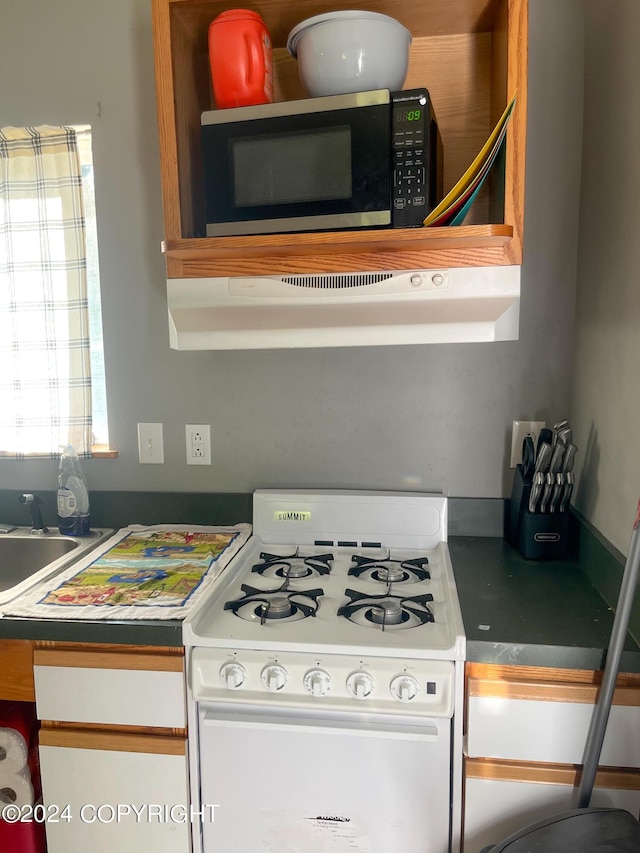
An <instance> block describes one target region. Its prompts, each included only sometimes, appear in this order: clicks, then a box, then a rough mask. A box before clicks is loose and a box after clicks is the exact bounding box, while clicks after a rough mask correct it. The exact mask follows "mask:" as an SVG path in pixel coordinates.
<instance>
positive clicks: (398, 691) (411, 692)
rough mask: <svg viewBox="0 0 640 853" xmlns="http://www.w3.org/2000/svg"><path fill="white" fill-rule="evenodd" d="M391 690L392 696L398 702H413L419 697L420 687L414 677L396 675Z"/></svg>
mask: <svg viewBox="0 0 640 853" xmlns="http://www.w3.org/2000/svg"><path fill="white" fill-rule="evenodd" d="M390 689H391V695H392V696H393V698H394V699H396V700H397V701H398V702H411V700H412V699H415V698H416V696H417V695H418V692H419V690H420V687H419V685H418V681H417V679H415V678H414V677H413V676H412V675H396V677H395V678H394V679H393V681H392V682H391V688H390Z"/></svg>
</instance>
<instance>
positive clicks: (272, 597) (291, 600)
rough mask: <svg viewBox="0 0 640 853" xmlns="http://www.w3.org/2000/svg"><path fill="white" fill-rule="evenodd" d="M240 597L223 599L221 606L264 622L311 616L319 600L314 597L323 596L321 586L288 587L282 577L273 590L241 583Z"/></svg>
mask: <svg viewBox="0 0 640 853" xmlns="http://www.w3.org/2000/svg"><path fill="white" fill-rule="evenodd" d="M240 589H241V591H242V592H243V593H244V595H243V596H242V598H236V599H233V600H231V601H227V602H225V605H224V609H225V610H231V612H232V613H234V614H235V615H236V616H239V617H240V618H241V619H245V620H246V621H255V620H260V624H261V625H264V624H265V623H267V622H281V623H287V622H297V621H299V620H300V619H306V618H307V617H309V616H315V615H316V611H317V610H318V607H319V606H320V603H319V602H318V598H319V597H320V596H321V595H324V590H322V589H309V590H304V591H300V590H291V589H289V581H288V580H286V581H285V582H284V583H283V584H282V586H280V587H278V588H277V589H267V590H265V589H257V588H256V587H253V586H249V585H248V584H242V586H241V587H240Z"/></svg>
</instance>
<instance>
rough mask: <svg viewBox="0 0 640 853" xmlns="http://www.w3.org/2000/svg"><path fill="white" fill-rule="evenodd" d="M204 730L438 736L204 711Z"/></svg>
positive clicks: (412, 729)
mask: <svg viewBox="0 0 640 853" xmlns="http://www.w3.org/2000/svg"><path fill="white" fill-rule="evenodd" d="M202 721H203V723H204V725H205V726H211V727H213V726H215V727H219V728H235V729H253V730H258V731H259V730H262V731H296V732H301V731H309V732H314V733H320V732H325V733H326V734H331V735H348V736H349V737H354V736H355V737H380V738H385V739H389V738H396V739H398V740H420V741H430V742H432V743H435V742H437V741H438V740H439V738H440V737H441V736H444V735H441V734H440V733H439V731H438V728H437V727H436V726H435V725H430V724H426V725H423V724H419V725H416V724H413V725H412V724H408V723H406V722H399V723H388V722H384V723H378V722H375V723H371V722H367V723H364V722H361V721H359V720H346V719H344V717H341V718H339V719H330V718H325V717H315V716H308V715H304V716H301V717H299V718H296V717H294V716H286V717H285V716H279V715H277V714H271V713H270V714H269V716H268V719H265V716H264V715H257V714H242V713H234V714H225V713H224V712H218V711H216V712H215V713H213V712H210V711H205V712H204V714H203V715H202ZM447 722H449V721H448V720H447Z"/></svg>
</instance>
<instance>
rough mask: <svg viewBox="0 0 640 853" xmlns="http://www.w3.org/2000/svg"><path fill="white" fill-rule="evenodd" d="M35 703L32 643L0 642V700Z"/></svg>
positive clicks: (21, 641)
mask: <svg viewBox="0 0 640 853" xmlns="http://www.w3.org/2000/svg"><path fill="white" fill-rule="evenodd" d="M2 699H7V700H9V701H15V702H35V700H36V692H35V687H34V683H33V642H32V641H31V640H0V700H2Z"/></svg>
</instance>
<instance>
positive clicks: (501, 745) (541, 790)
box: [463, 663, 640, 853]
mask: <svg viewBox="0 0 640 853" xmlns="http://www.w3.org/2000/svg"><path fill="white" fill-rule="evenodd" d="M466 674H467V689H466V736H465V743H466V748H465V786H464V791H465V793H464V803H465V805H464V848H463V849H464V853H479V851H480V850H482V849H483V848H484V847H487V846H489V845H490V844H496V843H498V842H499V841H501V840H503V839H504V838H505V837H507V836H508V835H510V834H511V833H512V832H514V831H516V830H517V829H520V828H521V827H524V826H526V825H527V824H528V823H532V822H534V821H537V820H541V819H543V818H546V817H550V816H551V815H553V814H558V813H559V812H563V811H566V810H567V809H571V808H575V807H576V800H575V797H576V787H577V785H578V784H579V779H580V770H581V762H582V758H583V751H584V745H585V742H586V736H587V731H588V728H589V722H590V720H591V717H592V715H593V709H594V702H595V700H596V697H597V691H598V688H597V685H596V684H595V682H596V681H597V676H596V675H595V674H594V673H590V672H586V671H577V670H576V671H569V670H552V669H549V670H543V669H540V668H526V667H508V666H507V667H501V666H493V665H483V664H473V663H471V664H467V668H466ZM591 805H593V806H606V807H616V808H623V809H626V810H627V811H629V812H631V814H633V815H634V816H635V817H638V815H639V813H640V676H635V675H624V676H622V677H621V679H620V680H619V687H618V689H617V690H616V693H615V697H614V705H613V708H612V710H611V714H610V717H609V724H608V728H607V734H606V738H605V742H604V746H603V751H602V756H601V762H600V771H599V772H598V775H597V777H596V783H595V788H594V792H593V796H592V799H591Z"/></svg>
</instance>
